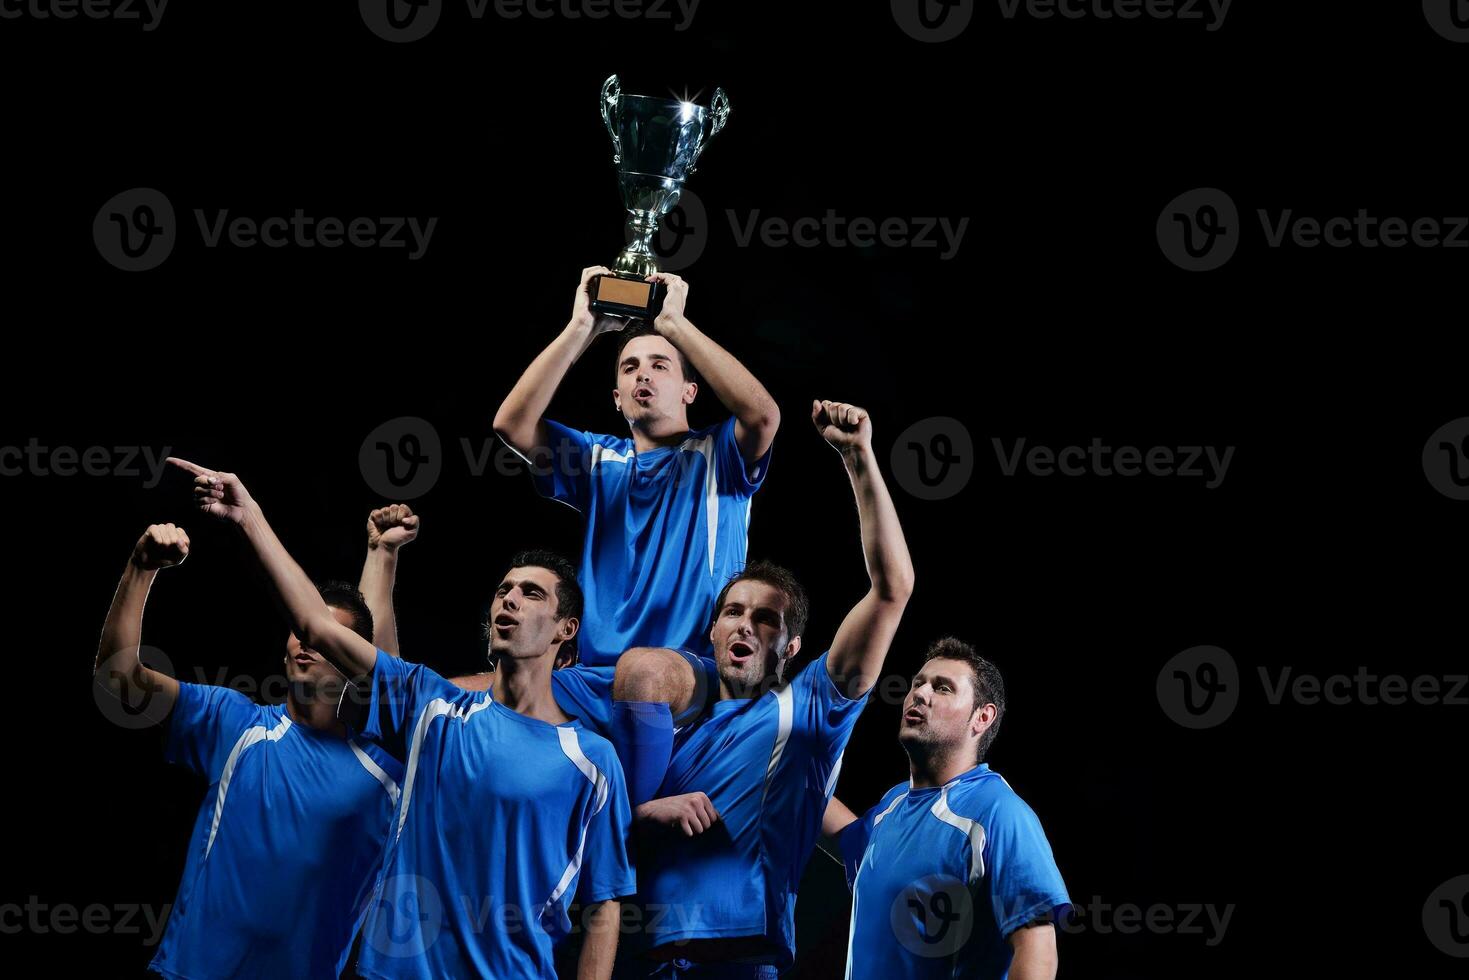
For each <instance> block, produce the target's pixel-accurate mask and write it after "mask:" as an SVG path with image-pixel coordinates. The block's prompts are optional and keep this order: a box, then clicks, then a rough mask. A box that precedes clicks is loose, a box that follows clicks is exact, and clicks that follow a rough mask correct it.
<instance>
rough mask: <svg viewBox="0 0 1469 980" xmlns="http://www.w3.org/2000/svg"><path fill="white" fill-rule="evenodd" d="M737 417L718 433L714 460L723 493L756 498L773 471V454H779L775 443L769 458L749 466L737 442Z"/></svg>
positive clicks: (715, 441)
mask: <svg viewBox="0 0 1469 980" xmlns="http://www.w3.org/2000/svg"><path fill="white" fill-rule="evenodd" d="M735 421H736V420H735V417H734V416H733V415H731V416H730V417H729V418H727V419H725V420H724V422H723V424H721V425H720V426H719V427H718V428H717V429H715V430H714V459H715V469H716V471H717V473H718V480H717V483H718V487H719V492H720V493H722V494H727V495H730V496H733V497H736V498H741V499H743V498H745V497H750V496H753V495H754V493H755V491H756V490H759V489H760V485H761V484H762V483H764V482H765V473H766V471H767V470H768V469H770V454H771V453H772V452H773V451H774V450H775V444H774V443H771V446H770V448H769V449H767V450H765V455H764V456H761V457H760V458H759V459H758V460H756V461H755V462H754V463H746V462H745V457H744V455H743V454H742V453H741V452H740V444H739V442H738V440H736V439H735Z"/></svg>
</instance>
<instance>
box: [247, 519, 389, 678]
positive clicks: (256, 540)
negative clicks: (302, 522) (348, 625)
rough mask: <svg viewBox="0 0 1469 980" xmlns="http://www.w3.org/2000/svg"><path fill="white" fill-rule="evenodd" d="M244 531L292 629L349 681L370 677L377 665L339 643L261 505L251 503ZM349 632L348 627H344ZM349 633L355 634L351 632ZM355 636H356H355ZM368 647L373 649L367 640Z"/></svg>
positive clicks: (320, 601) (314, 592) (329, 619)
mask: <svg viewBox="0 0 1469 980" xmlns="http://www.w3.org/2000/svg"><path fill="white" fill-rule="evenodd" d="M240 531H241V533H243V534H244V536H245V540H246V541H247V542H249V544H250V547H251V549H252V550H254V552H255V557H256V558H257V559H258V560H259V562H260V567H261V568H262V569H264V571H265V575H266V578H267V579H269V581H270V586H271V589H272V590H273V591H274V592H275V595H276V597H277V598H278V599H279V600H280V602H281V605H282V606H283V607H284V608H285V612H286V617H287V619H288V620H289V621H290V624H291V629H292V630H293V631H294V632H295V633H296V636H297V637H298V638H300V640H301V641H302V642H303V643H305V644H306V645H308V646H310V647H311V648H312V649H314V650H316V651H317V652H318V653H320V654H321V655H322V656H323V657H325V658H326V659H327V660H328V661H330V662H331V663H332V664H333V665H334V666H335V667H336V668H337V669H338V670H340V671H342V672H343V673H344V674H346V675H347V676H349V677H356V676H359V675H361V674H366V673H370V672H371V671H372V668H373V663H372V660H371V659H370V658H368V657H367V656H365V655H363V656H356V655H354V654H355V652H356V650H355V648H354V647H351V646H347V645H345V644H341V643H338V642H337V637H338V629H337V627H339V626H340V625H341V624H339V623H338V622H337V621H336V619H334V618H333V617H332V614H331V610H330V609H328V608H327V605H326V602H325V601H324V600H323V599H322V598H321V593H320V592H318V591H317V590H316V586H315V585H313V584H312V582H311V579H310V578H309V577H308V576H307V574H306V572H305V571H303V570H302V568H301V566H300V565H298V564H296V560H295V559H294V558H292V557H291V556H290V554H289V553H288V552H287V551H286V548H285V545H283V544H281V541H280V538H278V537H276V534H275V531H274V530H272V529H271V527H270V524H269V523H267V522H266V520H265V515H264V513H262V512H261V510H260V507H259V505H257V504H256V503H254V501H251V502H250V504H249V506H248V509H247V511H246V514H245V518H244V520H242V521H241V522H240ZM343 629H345V627H343ZM347 632H349V633H350V632H351V631H350V630H348V631H347ZM352 636H354V637H355V636H356V634H355V633H353V634H352ZM359 639H360V637H359ZM362 645H363V646H364V647H368V646H370V644H368V643H367V642H366V641H365V640H364V641H363V644H362Z"/></svg>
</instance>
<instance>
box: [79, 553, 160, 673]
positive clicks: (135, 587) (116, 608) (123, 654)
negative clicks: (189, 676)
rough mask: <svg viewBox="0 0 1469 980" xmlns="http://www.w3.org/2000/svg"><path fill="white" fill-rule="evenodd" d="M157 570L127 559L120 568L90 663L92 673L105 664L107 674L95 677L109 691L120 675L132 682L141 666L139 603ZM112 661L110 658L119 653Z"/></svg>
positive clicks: (141, 632)
mask: <svg viewBox="0 0 1469 980" xmlns="http://www.w3.org/2000/svg"><path fill="white" fill-rule="evenodd" d="M157 575H158V570H157V569H152V570H145V569H142V568H139V567H138V566H137V564H136V563H134V562H132V561H129V562H128V563H127V567H126V568H125V569H123V573H122V580H121V581H119V582H118V583H117V591H116V592H114V593H113V594H112V605H111V606H110V607H109V608H108V610H107V620H106V622H104V623H103V624H102V640H101V642H100V643H99V644H98V645H97V659H96V661H94V662H93V664H92V670H93V672H94V673H96V672H98V671H101V670H102V666H103V664H107V667H108V676H105V677H99V678H98V679H99V680H101V681H102V682H103V683H104V684H106V685H107V687H108V689H109V690H111V691H112V693H113V694H120V692H121V687H122V683H123V679H124V678H131V679H132V681H131V682H134V683H135V682H136V680H137V675H138V673H139V671H140V669H141V667H142V664H141V663H140V662H139V660H138V647H139V646H140V645H141V644H142V642H143V606H144V605H145V604H146V603H147V601H148V590H149V589H150V588H152V586H153V579H154V578H155V577H157ZM119 654H120V656H119V657H118V659H117V660H116V661H113V660H112V658H113V656H114V655H119Z"/></svg>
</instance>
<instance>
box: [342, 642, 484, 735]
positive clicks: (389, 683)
mask: <svg viewBox="0 0 1469 980" xmlns="http://www.w3.org/2000/svg"><path fill="white" fill-rule="evenodd" d="M366 684H367V685H368V689H367V691H366V692H365V693H364V692H362V689H361V688H360V687H358V688H356V689H355V695H354V692H353V691H349V692H348V695H347V697H348V698H351V699H352V700H353V701H356V702H359V703H356V704H352V705H347V704H344V705H343V711H342V712H341V717H342V719H343V720H344V721H346V722H347V724H349V725H351V726H352V727H353V728H354V729H356V730H357V733H358V734H359V735H361V736H362V737H363V738H365V739H369V740H371V741H373V742H375V743H377V744H378V745H380V746H382V748H383V749H384V750H385V751H386V752H387V753H388V754H389V755H391V756H392V757H393V758H395V759H398V760H399V761H401V762H407V761H408V742H409V740H410V739H411V737H412V735H413V732H412V726H413V724H414V722H415V720H416V719H417V718H418V715H419V713H420V712H421V711H422V709H423V707H424V705H427V704H428V703H429V702H430V701H433V700H434V699H436V698H442V699H443V700H445V701H453V700H456V699H458V698H460V697H461V696H463V695H464V694H465V693H466V692H465V691H464V690H463V689H462V688H458V687H455V686H454V685H453V684H451V683H449V682H448V681H447V680H445V679H444V678H443V677H441V676H439V674H438V673H436V672H435V671H433V670H431V669H430V668H428V667H425V666H424V665H423V664H415V663H410V662H408V661H406V660H403V659H402V658H400V657H395V656H393V655H392V654H391V653H386V652H384V651H382V650H379V651H378V652H377V662H376V663H375V664H374V665H373V668H372V676H371V677H369V678H367V681H366ZM485 697H489V694H488V693H486V694H485Z"/></svg>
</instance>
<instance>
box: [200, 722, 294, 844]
mask: <svg viewBox="0 0 1469 980" xmlns="http://www.w3.org/2000/svg"><path fill="white" fill-rule="evenodd" d="M290 727H291V716H290V715H287V714H282V715H281V720H280V722H279V723H277V724H276V726H275V727H274V728H272V729H270V730H268V731H267V730H266V728H265V726H264V725H256V726H255V727H254V728H247V729H246V730H245V733H244V734H243V735H241V736H240V737H239V739H237V740H236V741H235V745H234V748H232V749H230V754H229V758H227V759H226V760H225V763H224V771H223V772H221V773H220V775H219V791H218V793H216V794H215V797H214V821H213V822H212V823H211V824H210V825H209V841H208V843H206V844H205V845H204V859H205V860H206V861H207V860H208V859H209V852H210V851H211V850H213V849H214V835H215V834H217V833H219V818H220V817H221V816H223V815H224V797H225V794H226V793H228V792H229V791H230V780H231V779H233V778H234V775H235V766H237V765H239V762H240V755H241V753H243V752H244V751H245V750H246V749H248V748H249V747H250V746H252V745H254V744H255V743H256V742H259V741H261V740H268V741H271V742H278V741H280V737H281V736H282V735H284V734H285V733H286V730H287V729H288V728H290Z"/></svg>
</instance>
